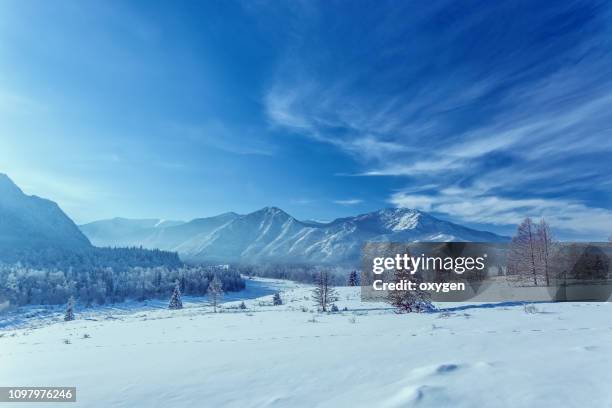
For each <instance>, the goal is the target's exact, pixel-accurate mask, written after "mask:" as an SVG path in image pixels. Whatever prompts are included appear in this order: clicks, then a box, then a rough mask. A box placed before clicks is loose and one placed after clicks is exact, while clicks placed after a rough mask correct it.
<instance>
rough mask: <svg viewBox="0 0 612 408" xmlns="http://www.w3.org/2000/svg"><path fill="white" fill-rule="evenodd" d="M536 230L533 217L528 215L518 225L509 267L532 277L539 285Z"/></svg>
mask: <svg viewBox="0 0 612 408" xmlns="http://www.w3.org/2000/svg"><path fill="white" fill-rule="evenodd" d="M536 251H537V248H536V231H535V228H534V226H533V222H532V221H531V218H529V217H527V218H525V220H524V221H523V222H522V223H521V224H520V225H519V226H518V229H517V231H516V235H515V236H514V237H512V242H511V243H510V253H509V254H508V268H509V269H510V270H512V271H513V272H514V273H516V274H517V275H519V276H525V277H530V278H532V279H533V284H534V285H536V286H537V285H538V277H537V275H538V271H537V267H536V258H537V252H536Z"/></svg>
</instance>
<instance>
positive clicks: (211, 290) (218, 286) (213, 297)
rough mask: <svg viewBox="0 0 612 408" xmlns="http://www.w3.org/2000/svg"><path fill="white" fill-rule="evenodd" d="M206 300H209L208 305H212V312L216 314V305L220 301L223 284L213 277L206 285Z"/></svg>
mask: <svg viewBox="0 0 612 408" xmlns="http://www.w3.org/2000/svg"><path fill="white" fill-rule="evenodd" d="M207 294H208V298H209V299H210V303H211V304H212V305H213V311H214V312H215V313H217V305H218V304H219V302H220V301H221V298H222V297H223V284H222V283H221V281H220V280H219V278H218V277H217V275H215V277H214V278H213V280H212V281H210V283H209V284H208V291H207Z"/></svg>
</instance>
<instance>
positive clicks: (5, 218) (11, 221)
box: [0, 173, 91, 253]
mask: <svg viewBox="0 0 612 408" xmlns="http://www.w3.org/2000/svg"><path fill="white" fill-rule="evenodd" d="M90 247H91V244H90V243H89V240H88V239H87V237H85V235H83V233H82V232H81V230H79V228H78V227H77V226H76V225H75V223H74V222H72V220H71V219H70V218H69V217H68V216H67V215H66V214H65V213H64V212H63V211H62V210H61V209H60V208H59V206H58V205H57V204H56V203H54V202H53V201H50V200H46V199H43V198H40V197H37V196H29V195H26V194H24V193H23V191H21V189H20V188H19V187H17V185H15V183H13V181H12V180H11V179H10V178H9V177H8V176H7V175H5V174H2V173H0V253H6V252H8V251H11V252H15V251H21V252H23V251H29V250H48V249H50V248H53V249H73V250H80V249H84V248H90Z"/></svg>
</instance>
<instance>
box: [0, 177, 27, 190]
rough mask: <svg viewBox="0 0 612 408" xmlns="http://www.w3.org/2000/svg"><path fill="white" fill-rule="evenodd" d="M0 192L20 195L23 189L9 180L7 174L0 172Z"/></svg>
mask: <svg viewBox="0 0 612 408" xmlns="http://www.w3.org/2000/svg"><path fill="white" fill-rule="evenodd" d="M0 193H1V194H8V193H11V194H19V195H22V194H23V191H21V189H20V188H19V187H18V186H17V184H15V183H14V182H13V180H11V178H10V177H9V176H7V175H6V174H4V173H0Z"/></svg>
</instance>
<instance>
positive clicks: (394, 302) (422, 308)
mask: <svg viewBox="0 0 612 408" xmlns="http://www.w3.org/2000/svg"><path fill="white" fill-rule="evenodd" d="M404 280H408V281H411V282H414V283H415V284H416V285H417V289H415V290H391V291H389V294H388V295H387V301H388V302H389V303H390V304H391V306H393V307H394V308H395V311H396V312H397V313H413V312H416V313H421V312H426V311H428V310H431V309H433V305H432V304H431V296H430V294H429V293H428V292H427V291H424V290H421V289H418V284H419V283H421V282H422V279H421V277H420V275H419V274H414V275H411V274H410V271H407V270H405V269H398V270H396V271H395V274H394V275H393V281H394V282H395V283H400V282H402V281H404Z"/></svg>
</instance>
